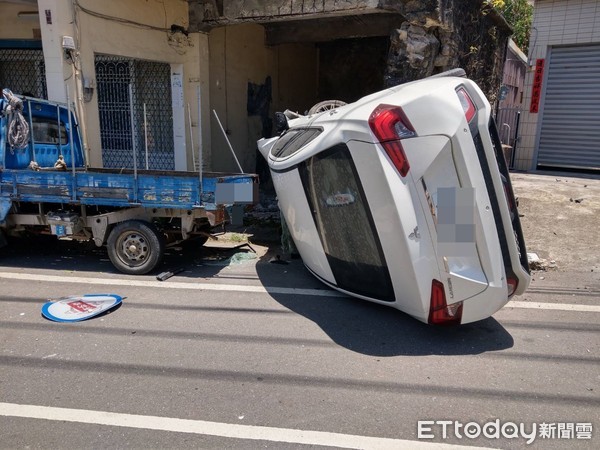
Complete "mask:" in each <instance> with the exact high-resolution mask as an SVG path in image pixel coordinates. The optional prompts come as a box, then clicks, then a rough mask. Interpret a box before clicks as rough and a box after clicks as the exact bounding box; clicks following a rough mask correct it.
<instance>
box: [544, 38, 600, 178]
mask: <svg viewBox="0 0 600 450" xmlns="http://www.w3.org/2000/svg"><path fill="white" fill-rule="evenodd" d="M546 67H547V70H548V76H547V78H546V95H545V98H544V103H543V110H542V118H541V121H542V125H541V131H540V138H539V146H538V158H537V164H538V165H539V166H549V167H564V168H579V169H600V45H586V46H570V47H554V48H552V50H551V53H550V57H549V63H548V64H547V66H546Z"/></svg>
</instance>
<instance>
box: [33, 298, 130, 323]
mask: <svg viewBox="0 0 600 450" xmlns="http://www.w3.org/2000/svg"><path fill="white" fill-rule="evenodd" d="M122 301H123V298H122V297H121V296H119V295H116V294H85V295H81V296H77V295H75V296H71V297H64V298H61V299H58V300H53V301H49V302H48V303H45V304H44V306H42V315H43V316H44V317H45V318H46V319H50V320H53V321H55V322H79V321H81V320H86V319H90V318H92V317H94V316H97V315H98V314H102V313H103V312H106V311H108V310H109V309H112V308H114V307H116V306H117V305H119V304H120V303H121V302H122Z"/></svg>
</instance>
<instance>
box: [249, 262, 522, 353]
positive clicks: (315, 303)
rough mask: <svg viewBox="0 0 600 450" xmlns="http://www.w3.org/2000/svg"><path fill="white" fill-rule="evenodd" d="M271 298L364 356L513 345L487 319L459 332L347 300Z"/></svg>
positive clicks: (261, 267) (264, 268) (265, 274)
mask: <svg viewBox="0 0 600 450" xmlns="http://www.w3.org/2000/svg"><path fill="white" fill-rule="evenodd" d="M265 259H266V258H263V259H262V260H261V261H260V262H259V263H258V264H257V265H256V270H257V273H258V277H259V279H260V280H261V281H262V282H263V285H269V282H268V280H269V279H270V278H272V271H271V270H269V269H270V267H269V266H271V265H270V264H268V263H266V262H265ZM303 270H305V271H306V269H304V268H303ZM306 272H307V273H308V271H306ZM298 287H303V286H298ZM323 288H324V289H327V288H326V287H325V286H324V285H323ZM271 296H272V297H273V298H274V299H275V300H276V301H277V302H279V303H280V304H281V305H283V306H284V307H286V308H288V309H290V310H291V311H293V312H295V313H297V314H300V315H302V316H304V317H306V318H307V319H309V320H311V321H312V322H314V323H316V324H317V325H318V326H319V327H320V328H321V329H322V330H323V331H324V332H325V333H327V335H328V336H329V337H330V338H331V339H332V340H333V341H334V342H335V343H336V344H338V345H340V346H342V347H345V348H347V349H349V350H352V351H355V352H357V353H362V354H365V355H371V356H399V355H415V356H417V355H420V356H422V355H477V354H481V353H485V352H490V351H498V350H504V349H507V348H511V347H512V346H513V344H514V341H513V338H512V336H511V335H510V334H509V333H508V331H507V330H506V329H505V328H504V327H503V326H502V325H501V324H500V323H498V322H497V321H496V320H495V319H493V318H489V319H486V320H483V321H480V322H476V323H472V324H467V325H462V326H459V327H434V326H431V325H427V324H424V323H421V322H419V321H418V320H416V319H414V318H412V317H410V316H408V315H407V314H404V313H402V312H400V311H398V310H396V309H394V308H391V307H389V306H382V305H378V304H375V303H370V302H367V301H363V300H360V299H356V298H352V297H322V296H318V297H317V296H314V297H311V296H308V295H288V294H276V293H271Z"/></svg>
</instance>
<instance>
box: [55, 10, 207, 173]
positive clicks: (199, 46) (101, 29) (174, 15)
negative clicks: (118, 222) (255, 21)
mask: <svg viewBox="0 0 600 450" xmlns="http://www.w3.org/2000/svg"><path fill="white" fill-rule="evenodd" d="M61 1H64V0H61ZM69 3H70V1H69ZM81 3H82V5H83V6H84V7H87V8H89V9H90V10H93V11H95V12H98V13H101V14H104V15H107V16H115V17H119V18H123V19H126V20H131V21H135V22H141V23H144V24H148V25H150V26H152V27H156V28H168V27H170V25H171V24H177V25H180V26H183V27H184V28H187V20H188V15H187V2H186V1H183V0H171V1H165V2H164V4H161V3H157V2H147V1H146V0H128V1H127V2H122V1H119V0H105V1H103V2H91V1H89V0H87V1H81ZM77 21H78V25H79V27H78V28H79V32H80V37H79V39H78V41H79V46H80V53H81V65H82V71H83V76H84V77H85V78H86V79H88V80H89V81H90V82H92V83H93V80H94V55H95V54H98V53H102V54H107V55H115V56H123V57H129V58H136V59H144V60H150V61H157V62H164V63H169V64H171V65H172V68H174V69H176V70H177V69H178V68H181V69H182V70H183V91H184V99H183V102H181V103H182V104H180V105H179V107H183V108H184V109H187V104H190V110H191V115H192V124H194V123H195V124H196V126H192V133H193V134H194V142H195V144H196V145H195V147H196V148H197V145H198V141H199V139H198V137H199V134H198V128H197V121H198V115H197V112H198V107H197V100H196V98H197V94H196V90H197V88H198V87H199V86H202V87H205V86H207V84H208V67H203V64H201V63H200V61H201V60H200V56H201V55H206V53H207V45H208V42H207V39H206V35H199V34H198V33H195V34H193V35H190V36H189V39H190V42H189V45H188V43H187V42H186V43H181V44H177V43H174V42H172V41H171V43H170V42H169V35H168V33H167V32H166V31H163V30H158V29H146V28H141V27H136V26H131V25H127V24H123V23H120V22H118V21H116V20H110V19H105V18H100V17H95V16H92V15H90V14H88V13H86V12H84V11H78V12H77ZM170 44H171V45H170ZM202 82H204V83H202ZM203 91H206V92H202V94H203V102H205V103H206V104H208V102H209V96H208V92H207V91H208V89H203ZM165 107H166V108H171V99H165ZM177 113H178V114H179V116H180V117H179V119H180V122H181V118H182V117H183V123H180V124H179V132H178V131H177V130H176V131H175V134H176V135H177V134H179V135H180V136H181V135H183V136H182V137H183V141H182V142H181V141H180V142H179V146H178V145H177V140H176V148H175V154H176V156H175V158H176V161H177V158H178V156H179V158H181V157H182V156H183V158H184V159H185V167H182V165H181V164H179V167H177V165H176V168H178V169H185V168H189V169H192V149H191V142H190V131H189V120H188V116H187V114H186V111H183V115H182V111H177ZM207 114H208V108H205V111H204V115H207ZM86 116H87V117H86V121H87V128H88V130H89V136H88V141H89V146H90V160H91V165H92V166H100V165H101V164H102V156H101V151H100V149H101V146H100V133H99V132H98V130H99V129H100V119H99V116H98V103H97V96H96V95H94V96H93V97H92V100H91V102H89V103H87V104H86ZM181 127H183V128H181ZM203 131H204V130H203ZM202 134H203V138H204V139H203V143H204V145H203V147H204V148H210V140H209V139H208V130H206V132H204V133H202ZM182 146H183V148H182ZM178 147H179V148H178ZM196 148H195V149H194V152H197V150H196ZM205 156H206V158H209V154H208V153H207V154H206V155H205Z"/></svg>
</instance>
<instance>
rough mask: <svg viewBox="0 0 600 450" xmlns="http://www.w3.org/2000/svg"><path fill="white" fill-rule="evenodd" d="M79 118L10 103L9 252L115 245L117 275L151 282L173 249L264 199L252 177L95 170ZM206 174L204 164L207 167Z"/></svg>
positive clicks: (3, 168)
mask: <svg viewBox="0 0 600 450" xmlns="http://www.w3.org/2000/svg"><path fill="white" fill-rule="evenodd" d="M80 131H81V130H80V128H79V124H78V121H77V117H76V114H75V112H74V111H73V110H72V109H71V108H70V107H69V106H68V105H65V104H61V103H57V102H51V101H47V100H42V99H36V98H30V97H22V96H17V95H15V94H13V93H12V92H10V91H9V90H7V89H5V90H4V91H3V96H2V98H1V99H0V245H2V244H3V243H6V239H5V237H6V236H10V235H16V234H22V233H34V234H52V235H55V236H57V237H58V238H61V239H70V240H83V241H88V240H92V241H93V242H94V243H95V245H96V246H98V247H101V246H104V245H106V246H107V250H108V255H109V257H110V260H111V262H112V264H113V265H114V266H115V268H116V269H118V270H119V271H121V272H123V273H127V274H145V273H148V272H150V271H152V270H153V269H154V268H156V266H157V265H158V264H159V263H160V261H161V259H162V256H163V253H164V250H165V247H166V246H168V245H175V244H178V243H180V242H182V241H185V240H189V239H193V238H195V239H196V240H199V241H201V242H205V241H206V240H207V238H208V237H210V233H211V230H212V229H213V227H215V226H217V225H221V224H223V223H224V222H225V221H226V220H230V219H231V217H232V216H234V215H237V216H239V213H237V214H232V213H231V211H232V210H234V211H239V210H240V209H243V208H244V205H248V204H252V203H254V202H255V199H256V198H257V192H258V189H257V187H258V177H257V175H254V174H245V173H238V174H236V173H207V172H204V173H203V171H202V168H201V167H200V169H199V171H198V172H187V171H158V170H140V169H139V168H138V167H137V162H135V160H136V158H135V157H134V167H133V168H122V169H108V168H90V167H88V164H87V161H86V155H85V152H84V151H83V146H82V142H81V137H80ZM200 166H201V164H200Z"/></svg>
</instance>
